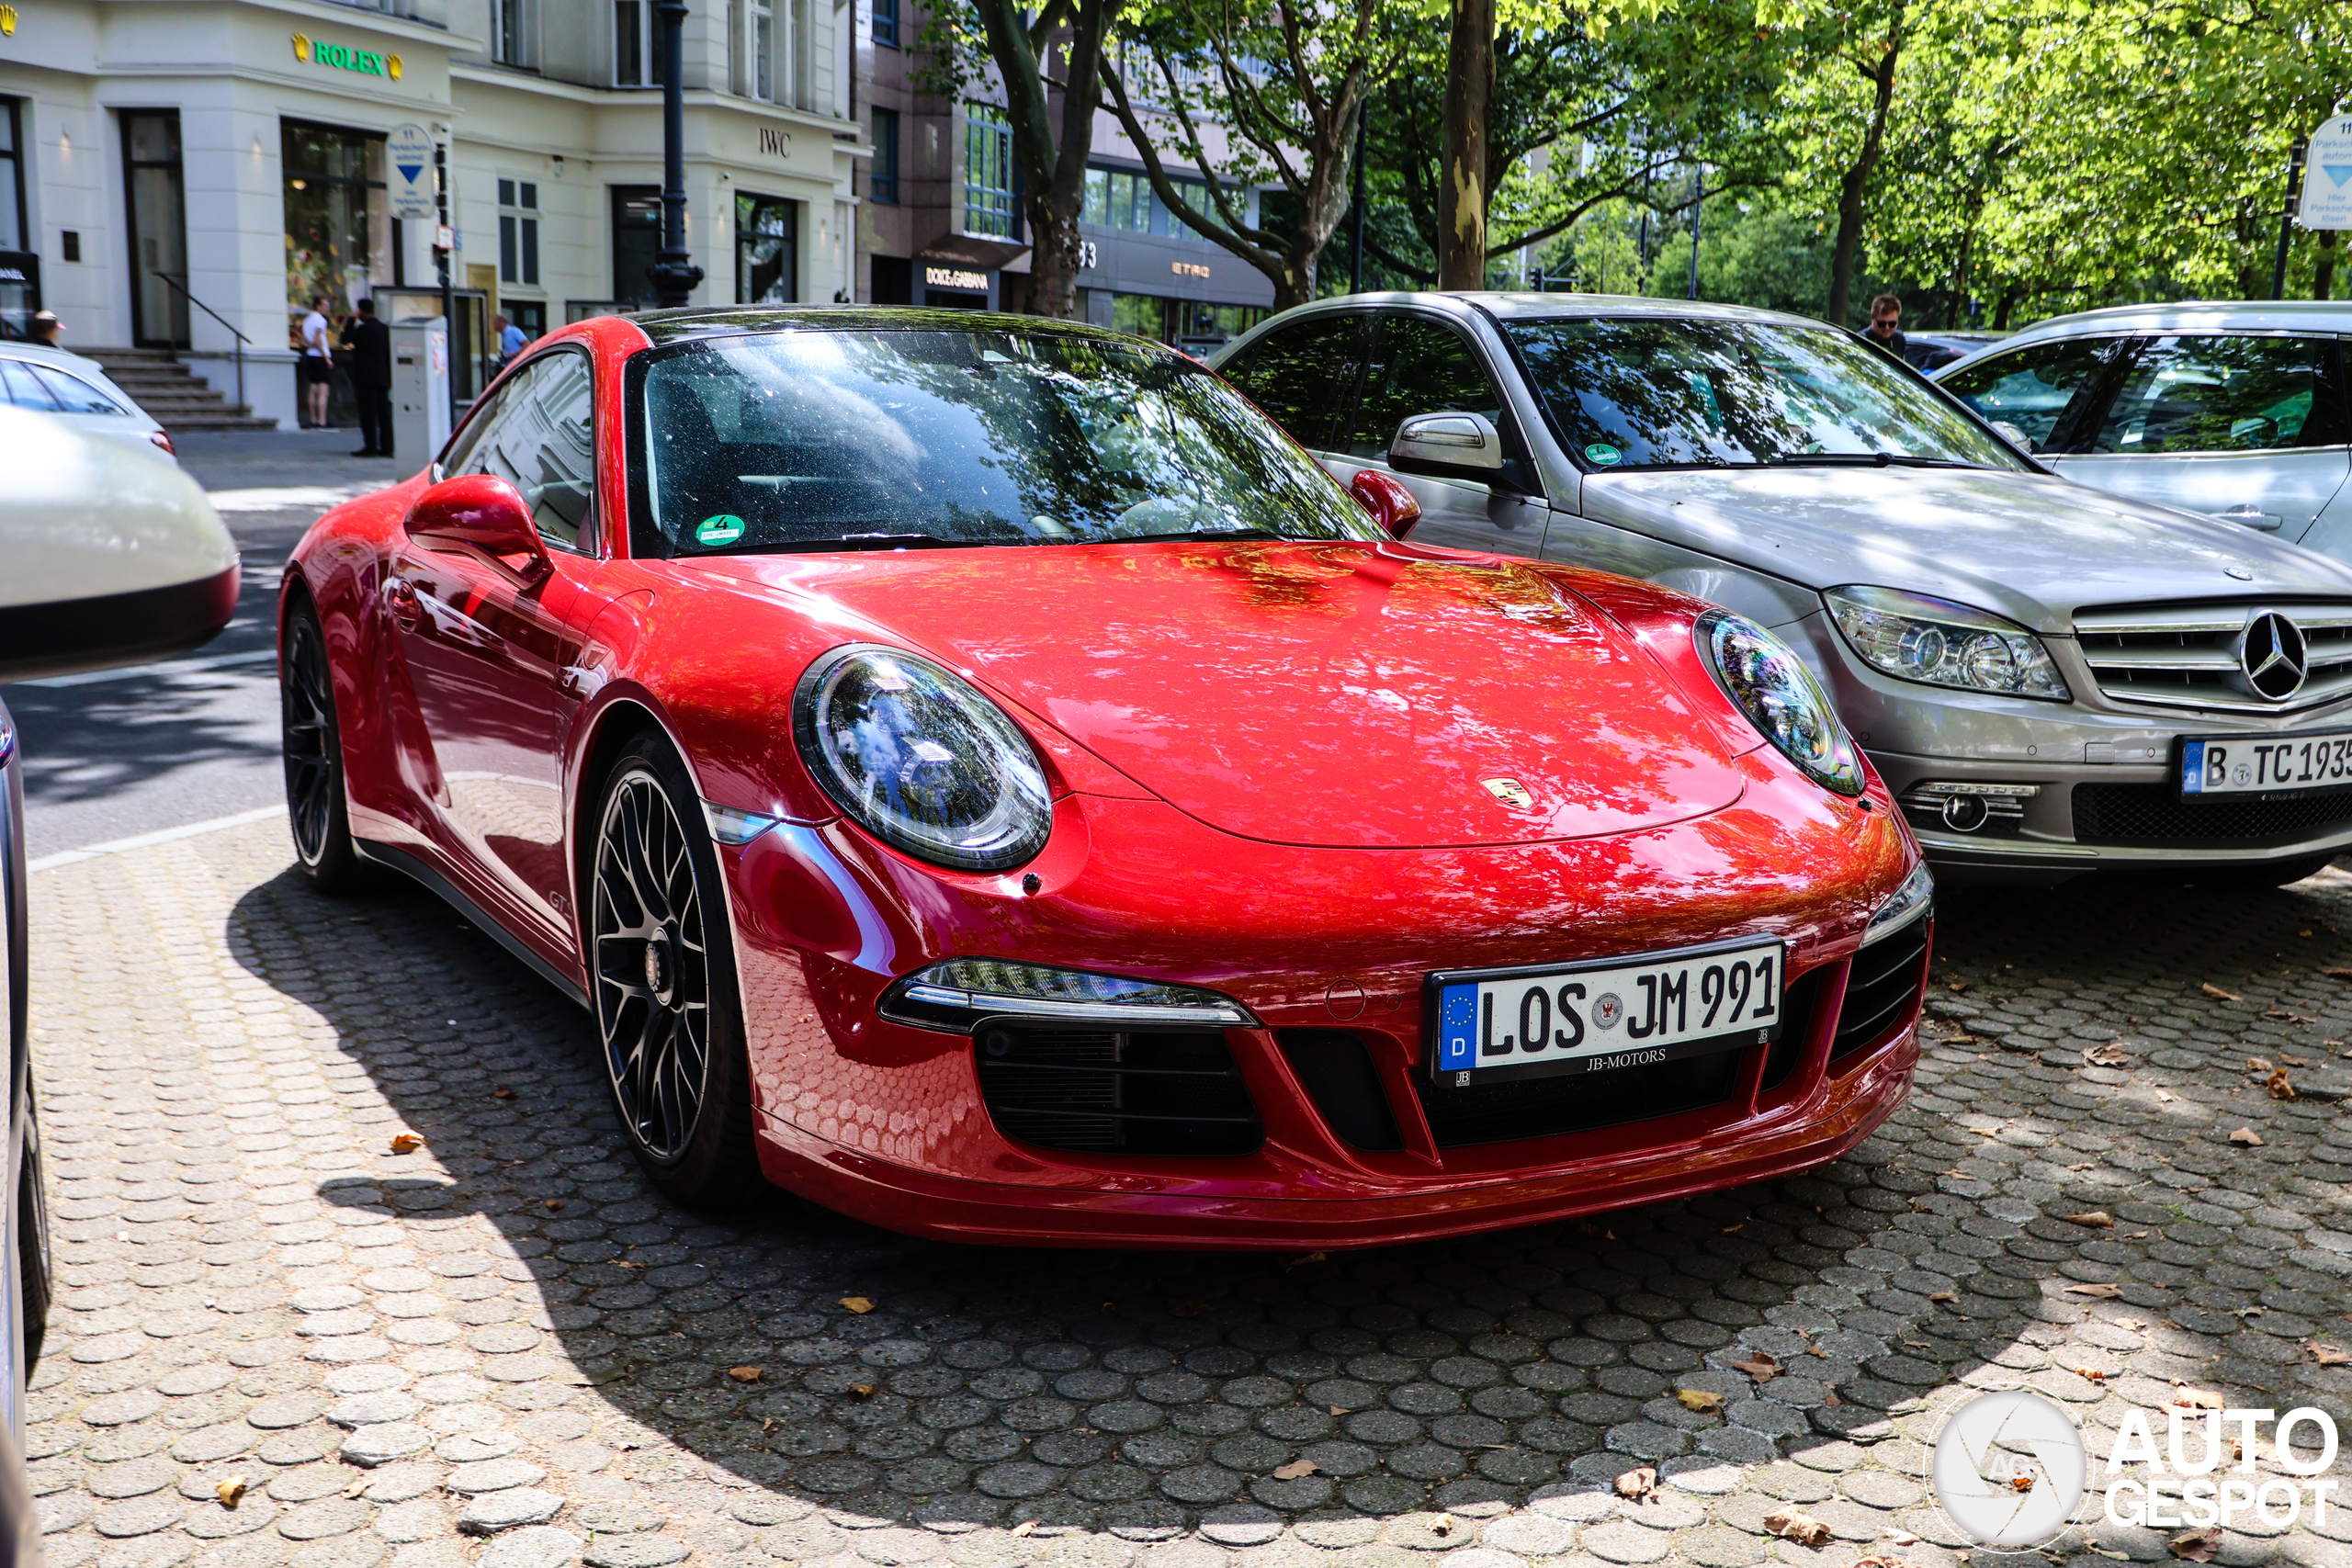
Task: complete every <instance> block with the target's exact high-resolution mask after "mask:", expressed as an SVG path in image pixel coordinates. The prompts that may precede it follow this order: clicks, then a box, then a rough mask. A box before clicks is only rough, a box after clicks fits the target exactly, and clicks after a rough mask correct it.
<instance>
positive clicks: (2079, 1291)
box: [2066, 1285, 2123, 1296]
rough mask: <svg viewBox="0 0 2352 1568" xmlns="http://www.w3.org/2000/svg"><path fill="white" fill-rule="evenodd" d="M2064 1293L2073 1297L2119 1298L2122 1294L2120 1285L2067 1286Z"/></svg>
mask: <svg viewBox="0 0 2352 1568" xmlns="http://www.w3.org/2000/svg"><path fill="white" fill-rule="evenodd" d="M2066 1293H2067V1294H2068V1295H2074V1296H2120V1295H2121V1294H2122V1293H2123V1287H2122V1286H2120V1285H2069V1286H2067V1287H2066Z"/></svg>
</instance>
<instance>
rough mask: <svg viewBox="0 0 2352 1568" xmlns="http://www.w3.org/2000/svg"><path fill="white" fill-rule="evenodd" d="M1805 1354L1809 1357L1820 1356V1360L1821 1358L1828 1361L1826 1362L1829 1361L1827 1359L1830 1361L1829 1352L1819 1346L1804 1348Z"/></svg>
mask: <svg viewBox="0 0 2352 1568" xmlns="http://www.w3.org/2000/svg"><path fill="white" fill-rule="evenodd" d="M1804 1353H1805V1354H1806V1355H1808V1356H1818V1357H1820V1358H1821V1359H1823V1360H1825V1361H1826V1360H1827V1359H1829V1352H1828V1351H1826V1350H1825V1349H1823V1348H1821V1347H1820V1346H1818V1345H1808V1346H1806V1347H1805V1348H1804Z"/></svg>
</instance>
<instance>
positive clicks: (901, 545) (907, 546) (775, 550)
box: [744, 534, 1020, 555]
mask: <svg viewBox="0 0 2352 1568" xmlns="http://www.w3.org/2000/svg"><path fill="white" fill-rule="evenodd" d="M1017 543H1020V541H1019V540H1015V539H943V538H941V537H940V536H938V535H936V534H843V535H842V536H840V537H839V538H834V539H785V540H782V541H780V542H778V543H776V544H773V545H760V546H757V547H754V548H753V549H752V550H751V551H747V552H744V553H746V554H757V555H778V554H786V553H798V552H803V551H812V550H962V549H970V548H973V547H978V546H980V545H991V544H1001V545H1010V544H1017Z"/></svg>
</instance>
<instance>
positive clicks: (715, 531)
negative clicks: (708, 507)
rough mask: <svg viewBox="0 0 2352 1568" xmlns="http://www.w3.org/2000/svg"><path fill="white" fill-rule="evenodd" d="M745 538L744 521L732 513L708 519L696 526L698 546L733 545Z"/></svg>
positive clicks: (724, 513)
mask: <svg viewBox="0 0 2352 1568" xmlns="http://www.w3.org/2000/svg"><path fill="white" fill-rule="evenodd" d="M742 536H743V520H742V519H741V517H738V516H736V515H735V514H734V513H731V512H722V513H719V514H718V516H716V517H706V518H704V519H703V520H702V521H701V522H699V523H697V524H695V544H697V545H731V544H733V543H734V542H735V541H736V540H738V539H740V538H741V537H742Z"/></svg>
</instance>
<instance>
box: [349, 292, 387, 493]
mask: <svg viewBox="0 0 2352 1568" xmlns="http://www.w3.org/2000/svg"><path fill="white" fill-rule="evenodd" d="M343 348H344V355H345V359H344V363H345V365H346V366H347V367H349V368H350V371H351V392H352V396H353V397H354V398H355V399H356V400H357V401H358V403H359V450H358V451H356V452H354V453H353V454H352V456H353V457H390V456H391V455H392V329H391V328H390V327H388V326H386V325H385V324H384V323H383V322H381V321H378V320H377V319H376V301H375V300H373V299H362V300H361V301H359V313H358V314H357V315H356V316H354V317H352V318H351V324H350V325H348V326H346V327H345V328H344V329H343Z"/></svg>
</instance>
